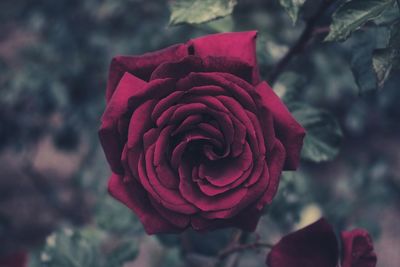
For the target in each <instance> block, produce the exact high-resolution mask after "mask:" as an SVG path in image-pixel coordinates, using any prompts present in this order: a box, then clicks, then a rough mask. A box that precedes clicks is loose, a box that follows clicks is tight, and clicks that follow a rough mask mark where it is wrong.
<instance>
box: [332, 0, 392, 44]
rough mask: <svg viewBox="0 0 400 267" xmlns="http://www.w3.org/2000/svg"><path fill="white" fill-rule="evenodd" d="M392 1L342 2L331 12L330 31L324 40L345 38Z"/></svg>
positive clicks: (363, 0)
mask: <svg viewBox="0 0 400 267" xmlns="http://www.w3.org/2000/svg"><path fill="white" fill-rule="evenodd" d="M393 3H394V1H393V0H352V1H348V2H346V3H344V4H343V5H341V6H340V7H339V8H338V9H337V10H336V11H335V13H334V14H333V16H332V24H331V26H330V32H329V35H328V36H327V37H326V38H325V41H340V40H344V39H346V38H347V37H348V36H349V35H350V34H351V33H352V32H353V31H355V30H357V29H359V28H360V27H361V26H363V25H364V24H365V23H366V22H368V21H370V20H372V19H375V18H377V17H378V16H379V15H380V14H381V13H382V12H383V11H384V10H386V9H387V8H389V7H391V6H392V5H393Z"/></svg>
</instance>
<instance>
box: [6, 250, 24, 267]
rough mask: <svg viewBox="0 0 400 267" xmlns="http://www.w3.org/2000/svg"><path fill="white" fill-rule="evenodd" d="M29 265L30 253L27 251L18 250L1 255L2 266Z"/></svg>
mask: <svg viewBox="0 0 400 267" xmlns="http://www.w3.org/2000/svg"><path fill="white" fill-rule="evenodd" d="M26 266H28V254H27V253H26V252H25V251H17V252H12V253H8V254H6V255H0V267H26Z"/></svg>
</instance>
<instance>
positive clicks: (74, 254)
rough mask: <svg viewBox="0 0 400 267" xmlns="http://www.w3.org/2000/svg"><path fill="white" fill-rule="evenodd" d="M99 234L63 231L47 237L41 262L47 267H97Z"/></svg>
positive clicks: (89, 230) (88, 230)
mask: <svg viewBox="0 0 400 267" xmlns="http://www.w3.org/2000/svg"><path fill="white" fill-rule="evenodd" d="M99 238H100V232H97V231H96V230H92V229H87V230H82V231H75V230H73V229H69V228H67V229H63V230H62V231H58V232H56V233H53V234H51V235H50V236H49V237H47V242H46V246H45V248H44V250H43V251H42V253H41V260H42V262H43V263H45V264H46V266H48V267H97V266H99V258H98V254H99V251H98V240H99Z"/></svg>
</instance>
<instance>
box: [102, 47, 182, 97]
mask: <svg viewBox="0 0 400 267" xmlns="http://www.w3.org/2000/svg"><path fill="white" fill-rule="evenodd" d="M187 55H188V47H187V46H186V45H185V44H177V45H173V46H170V47H167V48H165V49H162V50H158V51H156V52H151V53H146V54H143V55H141V56H117V57H114V58H113V59H112V61H111V64H110V70H109V75H108V84H107V91H106V99H107V102H108V101H109V100H110V99H111V96H112V95H113V94H114V91H115V88H116V86H117V85H118V83H119V81H120V79H121V77H122V76H123V75H124V73H125V72H129V73H131V74H132V75H134V76H136V77H137V78H139V79H142V80H143V81H149V79H150V75H151V73H152V72H153V71H154V69H155V68H156V67H157V66H159V65H160V64H162V63H164V62H171V61H177V60H180V59H181V58H183V57H185V56H187Z"/></svg>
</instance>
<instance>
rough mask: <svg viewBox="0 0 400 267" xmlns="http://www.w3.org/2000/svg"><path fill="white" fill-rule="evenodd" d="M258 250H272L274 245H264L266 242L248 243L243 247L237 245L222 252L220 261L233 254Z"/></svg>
mask: <svg viewBox="0 0 400 267" xmlns="http://www.w3.org/2000/svg"><path fill="white" fill-rule="evenodd" d="M256 248H272V245H271V244H269V243H264V242H254V243H248V244H242V245H237V246H234V247H231V248H227V249H225V250H223V251H221V252H220V253H219V255H218V257H219V258H220V259H224V258H225V257H227V256H229V255H231V254H232V253H235V252H240V251H244V250H248V249H256Z"/></svg>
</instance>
